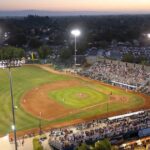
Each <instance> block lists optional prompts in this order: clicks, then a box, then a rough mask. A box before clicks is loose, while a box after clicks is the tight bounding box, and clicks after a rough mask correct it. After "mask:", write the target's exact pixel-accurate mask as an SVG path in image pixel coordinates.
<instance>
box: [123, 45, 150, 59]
mask: <svg viewBox="0 0 150 150" xmlns="http://www.w3.org/2000/svg"><path fill="white" fill-rule="evenodd" d="M127 53H132V54H133V56H134V57H135V58H136V57H141V56H143V57H145V58H147V60H150V47H126V46H124V47H122V48H121V54H122V55H124V54H127ZM149 62H150V61H149Z"/></svg>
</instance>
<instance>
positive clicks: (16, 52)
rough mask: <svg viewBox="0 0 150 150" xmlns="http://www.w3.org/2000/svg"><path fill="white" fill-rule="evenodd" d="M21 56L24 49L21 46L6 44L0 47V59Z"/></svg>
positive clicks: (18, 57)
mask: <svg viewBox="0 0 150 150" xmlns="http://www.w3.org/2000/svg"><path fill="white" fill-rule="evenodd" d="M23 56H24V50H23V49H22V48H16V47H12V46H7V47H3V48H1V49H0V59H1V60H8V59H9V60H13V59H20V58H22V57H23Z"/></svg>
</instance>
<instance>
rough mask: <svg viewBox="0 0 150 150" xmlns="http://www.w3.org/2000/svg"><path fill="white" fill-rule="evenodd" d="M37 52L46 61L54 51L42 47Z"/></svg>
mask: <svg viewBox="0 0 150 150" xmlns="http://www.w3.org/2000/svg"><path fill="white" fill-rule="evenodd" d="M37 52H38V54H39V57H40V58H41V59H45V58H46V57H47V56H48V55H51V54H52V50H51V49H50V48H49V47H47V46H42V47H40V48H38V50H37Z"/></svg>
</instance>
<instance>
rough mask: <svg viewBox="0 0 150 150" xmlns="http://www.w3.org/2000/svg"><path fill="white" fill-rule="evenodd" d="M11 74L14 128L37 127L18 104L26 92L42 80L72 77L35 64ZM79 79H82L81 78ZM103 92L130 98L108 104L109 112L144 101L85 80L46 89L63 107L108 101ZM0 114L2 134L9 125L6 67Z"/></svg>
mask: <svg viewBox="0 0 150 150" xmlns="http://www.w3.org/2000/svg"><path fill="white" fill-rule="evenodd" d="M12 76H13V93H14V100H15V105H16V106H18V109H17V110H16V124H17V130H23V129H29V128H33V127H39V119H37V118H35V117H33V116H31V115H30V114H28V113H27V112H25V111H24V110H23V109H22V108H21V107H20V100H21V97H22V96H23V94H25V92H27V91H29V90H30V89H32V88H34V87H37V86H39V85H42V84H44V83H51V82H55V81H61V80H62V81H63V80H70V79H73V77H68V76H65V75H56V74H52V73H49V72H47V71H44V70H42V69H40V68H38V67H35V66H24V67H21V68H15V69H12ZM79 80H80V81H81V79H79ZM99 90H100V91H99ZM105 91H107V92H111V91H112V93H113V94H116V95H125V96H127V97H128V98H129V102H128V103H127V104H124V105H120V104H119V103H114V104H112V105H110V106H109V111H116V110H120V109H123V108H133V107H135V106H137V105H141V104H143V99H142V98H141V97H139V96H137V95H135V94H130V93H126V92H125V91H122V90H118V89H117V90H115V89H112V88H110V87H106V86H104V85H100V84H91V83H89V82H85V81H82V84H81V86H80V85H79V86H76V87H72V88H66V89H65V88H64V89H60V90H55V91H51V92H49V97H52V98H53V99H55V100H56V101H58V102H60V103H61V104H63V105H64V106H65V107H70V108H73V109H78V108H83V107H87V106H90V105H94V104H97V103H101V102H106V101H107V100H108V95H107V94H105ZM80 94H81V95H80ZM106 108H107V105H106V104H104V105H103V106H102V107H101V108H94V109H92V108H91V109H89V110H86V111H82V112H78V113H77V114H72V115H68V116H66V117H64V118H60V119H56V120H53V121H44V120H43V121H42V125H47V124H50V123H59V122H63V121H69V120H72V119H76V118H81V117H82V118H86V117H90V116H94V115H98V114H103V113H106V110H107V109H106ZM0 114H1V116H0V135H4V134H6V133H8V132H10V131H11V125H12V115H11V99H10V92H9V77H8V70H7V69H0Z"/></svg>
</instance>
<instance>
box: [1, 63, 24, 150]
mask: <svg viewBox="0 0 150 150" xmlns="http://www.w3.org/2000/svg"><path fill="white" fill-rule="evenodd" d="M1 64H2V66H1V67H2V68H8V71H9V84H10V96H11V111H12V122H13V124H12V126H11V128H12V130H13V133H14V142H15V150H17V149H18V148H17V134H16V118H15V109H16V108H15V105H14V97H13V84H12V74H11V68H16V67H21V65H22V63H21V61H19V60H13V61H10V60H7V61H6V60H4V61H2V63H1Z"/></svg>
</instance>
